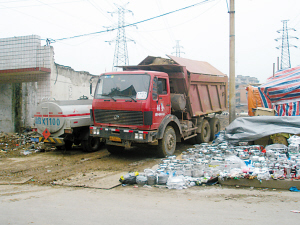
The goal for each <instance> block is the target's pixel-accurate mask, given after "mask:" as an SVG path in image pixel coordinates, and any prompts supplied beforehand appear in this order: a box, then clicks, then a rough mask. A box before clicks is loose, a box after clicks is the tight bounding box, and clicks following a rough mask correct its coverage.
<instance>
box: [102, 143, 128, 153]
mask: <svg viewBox="0 0 300 225" xmlns="http://www.w3.org/2000/svg"><path fill="white" fill-rule="evenodd" d="M106 149H107V151H108V152H109V153H110V154H112V155H119V154H122V153H123V152H124V151H125V147H123V146H116V145H106Z"/></svg>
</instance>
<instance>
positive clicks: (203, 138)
mask: <svg viewBox="0 0 300 225" xmlns="http://www.w3.org/2000/svg"><path fill="white" fill-rule="evenodd" d="M210 134H211V131H210V125H209V122H208V120H207V119H204V120H203V121H202V124H201V133H198V134H197V136H196V137H195V140H196V142H197V144H199V143H208V142H209V140H210Z"/></svg>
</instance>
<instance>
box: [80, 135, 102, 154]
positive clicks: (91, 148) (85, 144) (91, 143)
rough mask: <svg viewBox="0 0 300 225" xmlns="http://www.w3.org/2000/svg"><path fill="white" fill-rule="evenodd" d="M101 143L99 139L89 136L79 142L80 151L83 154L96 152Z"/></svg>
mask: <svg viewBox="0 0 300 225" xmlns="http://www.w3.org/2000/svg"><path fill="white" fill-rule="evenodd" d="M101 145H102V143H101V142H100V138H97V137H91V136H89V137H88V139H87V140H82V141H81V146H82V150H83V151H84V152H95V151H98V150H99V148H100V147H101Z"/></svg>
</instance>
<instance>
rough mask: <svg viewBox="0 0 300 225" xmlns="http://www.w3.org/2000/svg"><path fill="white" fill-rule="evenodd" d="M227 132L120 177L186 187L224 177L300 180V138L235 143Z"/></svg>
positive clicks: (124, 180) (133, 181)
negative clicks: (285, 141)
mask: <svg viewBox="0 0 300 225" xmlns="http://www.w3.org/2000/svg"><path fill="white" fill-rule="evenodd" d="M223 135H224V133H223V134H221V135H220V136H219V137H218V138H217V139H216V140H215V141H214V143H213V144H207V143H202V144H197V145H194V147H193V148H189V149H187V150H186V151H184V152H182V154H181V156H180V157H177V158H176V156H169V157H167V158H164V159H162V160H161V163H160V164H159V165H158V168H157V169H156V170H151V169H145V170H144V172H142V173H138V172H135V173H128V174H126V175H125V176H122V177H121V178H120V182H121V183H122V184H123V185H126V184H137V185H138V186H144V185H150V186H152V185H156V186H160V185H164V186H166V187H167V188H169V189H183V188H188V187H191V186H195V185H202V184H206V185H207V184H215V183H217V182H218V178H220V179H225V178H226V179H239V178H246V179H258V180H260V181H261V180H269V179H300V154H299V146H300V137H299V136H295V135H294V136H292V137H290V138H289V139H288V143H289V145H288V146H286V145H283V144H272V145H267V146H266V147H265V148H264V147H263V146H261V145H248V142H240V143H239V145H238V146H233V145H231V144H230V143H228V142H226V141H224V136H223Z"/></svg>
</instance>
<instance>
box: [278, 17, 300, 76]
mask: <svg viewBox="0 0 300 225" xmlns="http://www.w3.org/2000/svg"><path fill="white" fill-rule="evenodd" d="M281 22H282V24H283V27H282V30H278V31H277V33H280V32H282V37H281V38H277V39H275V41H278V40H280V39H281V60H280V69H281V70H282V69H287V68H291V59H290V46H291V47H295V48H297V46H295V45H290V43H289V38H296V39H298V38H297V37H291V36H289V33H288V32H289V30H293V31H296V30H295V29H294V28H288V27H287V22H288V20H281ZM276 48H277V49H279V48H280V46H279V47H276Z"/></svg>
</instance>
